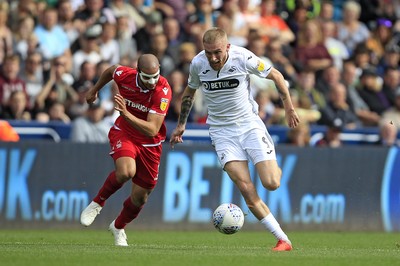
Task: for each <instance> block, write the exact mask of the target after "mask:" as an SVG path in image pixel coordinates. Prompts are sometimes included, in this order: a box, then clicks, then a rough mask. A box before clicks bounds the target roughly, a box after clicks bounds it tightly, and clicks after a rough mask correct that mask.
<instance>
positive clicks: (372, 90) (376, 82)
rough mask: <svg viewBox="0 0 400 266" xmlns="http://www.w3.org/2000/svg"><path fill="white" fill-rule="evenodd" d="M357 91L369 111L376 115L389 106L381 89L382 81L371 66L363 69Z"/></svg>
mask: <svg viewBox="0 0 400 266" xmlns="http://www.w3.org/2000/svg"><path fill="white" fill-rule="evenodd" d="M359 93H360V96H361V98H363V100H364V101H365V103H366V104H368V106H369V108H370V109H371V111H373V112H376V113H377V114H378V115H381V114H382V113H383V112H384V111H385V110H387V109H388V108H389V107H390V106H391V104H390V101H389V99H388V97H387V96H386V95H385V93H384V92H383V91H382V82H381V81H380V79H379V78H378V75H377V74H376V70H375V69H373V68H366V69H364V70H363V72H362V75H361V77H360V89H359Z"/></svg>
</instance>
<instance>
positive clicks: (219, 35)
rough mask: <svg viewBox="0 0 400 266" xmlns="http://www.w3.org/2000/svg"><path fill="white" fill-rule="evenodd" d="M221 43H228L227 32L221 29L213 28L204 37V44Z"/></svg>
mask: <svg viewBox="0 0 400 266" xmlns="http://www.w3.org/2000/svg"><path fill="white" fill-rule="evenodd" d="M219 41H226V42H227V41H228V36H227V34H226V32H225V31H224V30H223V29H221V28H217V27H214V28H211V29H209V30H207V31H206V32H205V33H204V35H203V43H216V42H219Z"/></svg>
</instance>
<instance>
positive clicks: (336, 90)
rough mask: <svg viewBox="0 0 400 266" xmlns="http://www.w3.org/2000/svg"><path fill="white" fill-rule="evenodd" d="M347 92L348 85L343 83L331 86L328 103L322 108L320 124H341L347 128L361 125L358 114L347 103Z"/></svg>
mask: <svg viewBox="0 0 400 266" xmlns="http://www.w3.org/2000/svg"><path fill="white" fill-rule="evenodd" d="M346 94H347V92H346V87H345V86H344V85H343V84H342V83H337V84H335V85H333V86H332V87H331V88H330V91H329V97H328V99H327V105H326V106H325V108H322V109H321V119H320V120H319V121H318V123H319V124H321V125H331V124H340V125H341V126H342V128H346V129H354V128H356V127H358V126H360V121H359V120H358V118H357V116H356V114H355V113H354V112H353V111H352V110H351V108H350V106H349V105H348V104H347V98H346ZM338 121H340V122H338Z"/></svg>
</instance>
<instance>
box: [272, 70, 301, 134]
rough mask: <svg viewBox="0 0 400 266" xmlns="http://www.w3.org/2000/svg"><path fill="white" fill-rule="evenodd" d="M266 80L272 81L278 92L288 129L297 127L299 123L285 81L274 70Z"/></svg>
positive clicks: (279, 73)
mask: <svg viewBox="0 0 400 266" xmlns="http://www.w3.org/2000/svg"><path fill="white" fill-rule="evenodd" d="M267 78H269V79H271V80H273V81H274V83H275V85H276V88H277V90H278V93H279V96H280V98H281V100H282V103H283V106H284V108H285V117H286V122H287V124H288V126H289V127H290V128H294V127H297V125H298V124H299V122H300V119H299V116H298V115H297V113H296V110H295V109H294V107H293V104H292V99H291V98H290V93H289V89H288V87H287V86H286V84H285V79H284V78H283V76H282V74H281V72H279V71H278V70H276V69H275V68H272V69H271V72H270V73H269V75H268V76H267Z"/></svg>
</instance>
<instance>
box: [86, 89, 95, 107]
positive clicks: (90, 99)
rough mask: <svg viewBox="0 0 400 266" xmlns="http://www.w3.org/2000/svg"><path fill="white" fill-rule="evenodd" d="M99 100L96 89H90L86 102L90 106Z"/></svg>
mask: <svg viewBox="0 0 400 266" xmlns="http://www.w3.org/2000/svg"><path fill="white" fill-rule="evenodd" d="M97 98H98V92H97V91H96V90H94V88H90V89H89V90H88V91H87V93H86V102H87V103H88V104H92V103H94V102H95V101H96V100H97Z"/></svg>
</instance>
